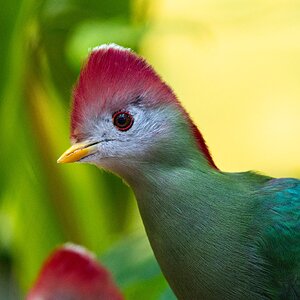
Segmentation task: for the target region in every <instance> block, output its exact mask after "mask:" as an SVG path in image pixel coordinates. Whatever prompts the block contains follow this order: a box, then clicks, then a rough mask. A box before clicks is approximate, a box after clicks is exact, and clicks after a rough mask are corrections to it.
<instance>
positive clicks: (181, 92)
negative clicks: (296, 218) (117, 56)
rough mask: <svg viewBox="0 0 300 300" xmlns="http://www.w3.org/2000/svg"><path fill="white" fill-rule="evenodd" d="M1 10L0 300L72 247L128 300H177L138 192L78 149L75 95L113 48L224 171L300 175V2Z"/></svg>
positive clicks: (20, 290)
mask: <svg viewBox="0 0 300 300" xmlns="http://www.w3.org/2000/svg"><path fill="white" fill-rule="evenodd" d="M1 7H2V8H1V10H0V22H1V23H0V36H1V47H0V65H1V68H0V99H1V101H0V126H1V128H2V130H1V141H2V145H1V155H0V168H1V172H0V299H19V298H20V295H24V294H25V293H26V291H27V290H28V288H29V287H30V285H31V284H32V282H33V280H34V278H35V277H36V275H37V272H38V270H39V268H40V266H41V263H42V261H43V260H44V259H45V258H46V257H47V255H48V254H49V252H50V251H51V250H52V249H53V248H54V247H55V246H57V245H58V244H61V243H64V242H66V241H72V242H75V243H78V244H81V245H83V246H85V247H87V248H88V249H90V250H92V251H94V252H95V253H96V254H97V255H98V256H99V257H100V260H101V261H102V262H103V263H104V264H105V265H106V266H107V267H108V268H109V269H110V270H111V272H112V273H113V276H114V278H115V279H116V281H117V283H118V285H119V286H120V287H121V289H122V291H123V293H124V294H125V295H126V297H127V299H137V300H138V299H145V300H147V299H153V300H154V299H155V300H156V299H162V300H169V299H174V296H172V293H171V292H170V290H169V289H168V288H167V284H166V282H165V280H164V278H163V276H162V275H161V272H160V270H159V267H158V266H157V264H156V262H155V259H154V258H153V254H152V251H151V249H150V246H149V244H148V241H147V239H146V237H145V233H144V230H143V226H142V224H141V220H140V216H139V213H138V210H137V206H136V203H135V201H134V199H133V195H132V193H131V191H130V189H129V188H128V187H127V186H125V185H124V184H123V183H122V181H121V180H120V179H118V178H116V177H115V176H113V175H111V174H107V173H105V172H100V171H99V170H97V169H96V168H94V167H92V166H84V165H76V164H73V165H67V166H61V165H57V164H56V159H57V158H58V156H59V155H60V154H61V153H62V152H63V151H64V150H65V149H66V148H67V147H68V146H69V105H70V104H69V102H70V95H71V89H72V85H73V84H74V82H75V81H76V78H77V76H78V74H79V71H80V67H81V65H82V63H83V62H84V59H85V58H86V57H87V55H88V49H89V48H92V47H94V46H97V45H99V44H102V43H111V42H114V43H118V44H120V45H122V46H125V47H131V48H132V49H134V50H135V51H137V52H138V53H140V54H141V55H143V56H144V57H145V58H146V59H147V60H148V61H149V62H150V63H151V64H152V65H153V66H154V67H155V69H156V70H157V72H158V73H159V74H160V75H162V77H163V79H164V80H165V81H166V82H167V83H169V84H170V86H171V87H172V88H173V89H174V91H175V93H176V94H177V96H178V98H179V99H180V101H181V102H182V103H183V105H184V107H185V108H186V109H187V111H188V112H189V113H190V115H191V117H192V118H193V119H194V121H195V122H196V124H197V125H198V127H199V128H200V130H201V132H202V133H203V135H204V137H205V139H206V142H207V144H208V146H209V148H210V150H211V152H212V155H213V157H214V160H215V162H216V164H217V166H218V167H219V168H220V169H222V170H224V171H243V170H249V169H251V170H257V171H260V172H263V173H265V174H268V175H273V176H278V177H279V176H280V177H284V176H286V177H298V178H299V177H300V160H299V153H300V134H299V133H300V118H299V117H300V84H299V81H300V1H296V0H272V1H271V0H199V1H197V0H185V1H180V0H110V1H103V0H101V1H100V0H90V1H85V0H67V1H66V0H62V1H55V0H39V1H38V0H12V1H9V2H7V1H4V0H2V1H1Z"/></svg>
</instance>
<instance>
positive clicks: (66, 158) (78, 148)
mask: <svg viewBox="0 0 300 300" xmlns="http://www.w3.org/2000/svg"><path fill="white" fill-rule="evenodd" d="M97 144H98V143H91V142H82V143H76V144H74V145H73V146H71V147H70V148H69V149H68V150H67V151H66V152H64V153H63V154H62V155H61V157H60V158H59V159H58V160H57V162H58V163H59V164H65V163H71V162H76V161H79V160H80V159H82V158H84V157H86V156H88V155H90V154H92V153H94V152H95V150H96V149H97Z"/></svg>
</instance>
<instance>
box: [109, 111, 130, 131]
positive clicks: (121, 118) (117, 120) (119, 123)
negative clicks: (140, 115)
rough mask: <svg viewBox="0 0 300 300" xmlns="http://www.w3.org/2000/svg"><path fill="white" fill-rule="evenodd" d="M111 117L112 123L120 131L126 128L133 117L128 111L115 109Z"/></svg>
mask: <svg viewBox="0 0 300 300" xmlns="http://www.w3.org/2000/svg"><path fill="white" fill-rule="evenodd" d="M112 118H113V123H114V125H115V126H116V127H117V128H118V129H119V130H121V131H126V130H128V129H129V128H130V127H131V126H132V124H133V117H132V115H131V114H130V113H128V112H124V111H117V112H115V113H114V114H113V116H112Z"/></svg>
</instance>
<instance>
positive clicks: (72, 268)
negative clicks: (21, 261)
mask: <svg viewBox="0 0 300 300" xmlns="http://www.w3.org/2000/svg"><path fill="white" fill-rule="evenodd" d="M38 299H44V300H66V299H73V300H83V299H91V300H96V299H97V300H98V299H106V300H122V299H124V298H123V296H122V295H121V293H120V292H119V290H118V288H117V287H116V286H115V284H114V283H113V281H112V279H111V276H110V274H109V272H108V271H107V270H106V269H105V268H103V267H102V266H101V265H100V264H99V263H98V262H97V261H96V259H95V258H94V257H93V256H92V255H91V254H90V253H89V252H87V251H86V250H84V249H83V248H81V247H79V246H74V245H71V246H69V245H67V246H63V247H60V248H58V249H57V250H56V251H54V253H53V254H52V255H51V256H50V257H49V258H48V259H47V260H46V262H45V263H44V265H43V267H42V270H41V271H40V274H39V276H38V278H37V280H36V282H35V284H34V286H33V288H32V289H31V290H30V292H29V294H28V296H27V300H38Z"/></svg>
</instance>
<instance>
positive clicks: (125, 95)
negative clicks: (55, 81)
mask: <svg viewBox="0 0 300 300" xmlns="http://www.w3.org/2000/svg"><path fill="white" fill-rule="evenodd" d="M143 98H147V101H145V103H143V104H144V105H145V106H151V107H153V106H155V105H161V104H162V103H165V104H173V105H176V106H177V107H179V108H180V109H181V110H182V111H183V112H184V114H185V115H186V117H187V119H188V122H189V123H190V125H191V130H192V132H193V134H194V137H195V140H196V142H197V144H198V147H199V150H200V151H201V152H202V153H203V154H204V155H205V157H206V158H207V160H208V162H209V164H210V165H211V166H212V167H213V168H216V169H217V167H216V165H215V164H214V162H213V159H212V157H211V155H210V153H209V150H208V148H207V146H206V144H205V141H204V139H203V137H202V135H201V133H200V132H199V130H198V129H197V127H196V126H195V125H194V123H193V122H192V120H191V119H190V117H189V116H188V114H187V113H186V112H185V111H184V109H183V108H182V106H181V105H180V103H179V102H178V100H177V98H176V96H175V94H174V93H173V91H172V89H171V88H170V87H169V86H168V85H167V84H165V83H164V82H163V81H162V80H161V78H160V77H159V76H158V75H157V73H156V72H155V71H154V70H153V68H152V67H151V66H150V65H149V64H148V63H147V62H146V61H145V60H144V59H143V58H141V57H139V56H137V55H136V54H135V53H133V52H132V51H130V50H129V49H125V48H122V47H120V46H117V45H113V44H112V45H103V46H100V47H98V48H96V49H94V50H93V51H92V52H91V54H90V56H89V58H88V61H87V63H86V64H85V66H84V67H83V68H82V70H81V73H80V76H79V79H78V82H77V84H76V86H75V88H74V91H73V109H72V115H71V138H73V139H75V140H76V138H77V135H78V132H77V131H78V128H80V126H81V124H84V121H85V119H86V118H93V117H97V116H98V115H100V114H101V113H102V112H106V111H107V110H109V111H110V113H114V112H115V111H118V110H121V109H126V106H127V105H129V104H130V103H133V102H135V100H136V99H143Z"/></svg>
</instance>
